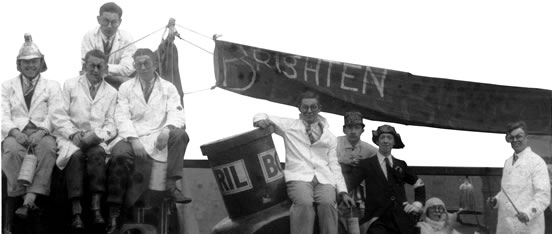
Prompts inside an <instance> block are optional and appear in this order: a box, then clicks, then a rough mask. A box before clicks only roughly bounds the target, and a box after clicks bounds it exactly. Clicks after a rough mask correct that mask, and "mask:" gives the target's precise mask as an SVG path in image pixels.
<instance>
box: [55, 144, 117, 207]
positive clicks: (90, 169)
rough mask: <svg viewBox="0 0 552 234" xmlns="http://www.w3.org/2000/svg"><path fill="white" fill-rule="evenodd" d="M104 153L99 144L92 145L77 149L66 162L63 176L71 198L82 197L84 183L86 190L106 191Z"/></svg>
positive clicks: (94, 191) (92, 191)
mask: <svg viewBox="0 0 552 234" xmlns="http://www.w3.org/2000/svg"><path fill="white" fill-rule="evenodd" d="M105 157H106V153H105V151H104V149H103V148H102V147H101V146H99V145H96V146H92V147H90V148H88V149H86V150H84V152H83V151H82V150H78V151H76V152H75V153H73V155H71V159H69V162H68V163H67V166H66V167H65V170H64V176H65V179H66V181H67V194H68V197H69V198H70V199H71V198H79V197H82V195H83V193H84V186H85V185H84V184H85V183H86V188H87V190H88V192H91V193H104V192H105V191H106V186H105V181H106V171H107V166H106V163H105Z"/></svg>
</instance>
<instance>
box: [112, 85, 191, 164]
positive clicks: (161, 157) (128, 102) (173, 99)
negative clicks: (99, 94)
mask: <svg viewBox="0 0 552 234" xmlns="http://www.w3.org/2000/svg"><path fill="white" fill-rule="evenodd" d="M115 121H116V123H117V130H118V136H117V141H119V140H122V139H124V140H127V139H128V138H129V137H138V138H139V139H140V142H141V143H142V144H143V145H144V148H145V150H146V152H148V154H149V155H150V156H151V157H152V158H153V159H155V160H157V161H161V162H166V161H167V155H166V151H167V147H165V148H164V151H163V152H158V151H157V149H156V148H155V142H156V140H157V136H159V133H160V130H161V129H162V128H164V127H165V126H168V125H173V126H174V127H177V128H180V127H183V126H184V125H185V118H184V108H183V107H182V105H181V104H180V95H179V94H178V91H177V90H176V87H175V86H174V85H173V84H172V83H170V82H168V81H166V80H164V79H162V78H161V77H158V78H156V80H155V84H154V87H153V90H152V92H151V95H150V97H149V101H148V102H147V103H146V100H145V98H144V93H143V92H142V86H141V84H140V81H139V79H138V77H136V78H134V79H130V80H128V81H126V82H124V83H123V84H122V85H121V87H119V95H118V98H117V108H116V109H115Z"/></svg>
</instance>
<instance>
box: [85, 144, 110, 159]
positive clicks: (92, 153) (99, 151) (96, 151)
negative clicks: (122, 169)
mask: <svg viewBox="0 0 552 234" xmlns="http://www.w3.org/2000/svg"><path fill="white" fill-rule="evenodd" d="M105 155H106V154H105V150H104V148H103V147H101V146H99V145H97V146H93V147H90V148H88V149H87V150H86V156H87V157H88V158H95V157H102V158H105Z"/></svg>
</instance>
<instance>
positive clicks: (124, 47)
mask: <svg viewBox="0 0 552 234" xmlns="http://www.w3.org/2000/svg"><path fill="white" fill-rule="evenodd" d="M164 28H166V26H163V27H162V28H160V29H157V30H155V31H153V32H152V33H150V34H148V35H145V36H143V37H142V38H140V39H138V40H136V41H133V42H131V43H129V44H127V45H125V46H123V47H121V48H119V49H118V50H116V51H114V52H112V53H109V56H111V55H113V54H115V53H117V52H119V51H121V50H124V49H126V48H127V47H129V46H131V45H134V44H136V43H137V42H139V41H141V40H144V39H145V38H146V37H149V36H151V35H152V34H154V33H156V32H159V31H161V30H162V29H164Z"/></svg>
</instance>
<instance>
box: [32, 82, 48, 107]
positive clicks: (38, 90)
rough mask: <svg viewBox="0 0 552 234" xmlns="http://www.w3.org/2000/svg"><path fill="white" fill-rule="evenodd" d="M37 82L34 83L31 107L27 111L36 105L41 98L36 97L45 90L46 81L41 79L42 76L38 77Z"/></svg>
mask: <svg viewBox="0 0 552 234" xmlns="http://www.w3.org/2000/svg"><path fill="white" fill-rule="evenodd" d="M37 79H40V80H38V83H37V84H36V88H35V90H34V93H33V98H32V100H31V108H30V110H29V112H32V111H33V110H34V108H35V107H36V104H39V103H40V102H41V101H42V100H39V99H38V97H40V96H42V93H44V92H46V88H47V87H46V81H45V80H44V79H42V77H38V78H37Z"/></svg>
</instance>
